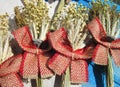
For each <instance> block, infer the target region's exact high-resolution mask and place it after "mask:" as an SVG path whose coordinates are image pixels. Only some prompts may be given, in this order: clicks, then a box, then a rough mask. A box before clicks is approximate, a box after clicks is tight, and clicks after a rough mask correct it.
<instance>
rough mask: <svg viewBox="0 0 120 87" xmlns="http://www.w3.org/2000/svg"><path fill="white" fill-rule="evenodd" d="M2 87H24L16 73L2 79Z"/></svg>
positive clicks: (0, 85)
mask: <svg viewBox="0 0 120 87" xmlns="http://www.w3.org/2000/svg"><path fill="white" fill-rule="evenodd" d="M0 87H23V84H22V81H21V80H20V78H19V76H18V75H17V74H16V73H12V74H8V75H5V76H3V77H0Z"/></svg>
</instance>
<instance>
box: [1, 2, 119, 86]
mask: <svg viewBox="0 0 120 87" xmlns="http://www.w3.org/2000/svg"><path fill="white" fill-rule="evenodd" d="M91 5H92V8H90V9H88V8H86V7H84V6H82V5H80V6H78V5H77V4H76V3H73V2H69V1H68V0H61V1H60V2H59V4H58V6H57V8H56V11H55V14H54V16H53V17H52V18H50V17H49V16H48V11H49V9H48V7H47V5H46V3H45V1H43V0H24V7H22V8H20V7H16V8H15V22H16V24H17V27H18V29H16V30H14V31H13V32H12V34H13V36H14V39H15V40H16V41H17V43H18V44H19V46H20V47H21V49H22V50H23V53H20V54H18V55H13V56H12V57H10V58H9V59H7V60H6V57H8V56H7V55H8V53H9V48H10V46H9V41H10V38H9V33H8V31H9V30H8V29H9V22H8V16H7V15H3V16H0V29H1V30H0V40H1V42H0V52H1V53H0V63H1V62H3V61H4V62H3V63H2V64H0V86H1V87H13V86H17V87H23V84H22V80H21V77H22V78H24V79H36V84H37V87H43V85H42V80H43V79H45V78H50V77H51V76H53V75H56V74H57V75H60V76H62V82H61V87H70V85H71V84H82V83H85V82H87V81H88V72H89V71H88V69H87V67H88V64H87V60H88V59H91V61H93V62H94V63H95V64H98V65H102V66H107V87H114V83H113V69H112V57H113V60H114V61H115V63H116V65H120V60H119V56H118V53H120V52H119V49H120V44H119V43H120V39H117V38H118V35H119V34H120V30H119V28H120V13H119V12H116V11H115V9H116V6H115V5H113V6H110V5H109V4H108V3H107V1H105V2H102V1H101V0H98V1H95V2H94V1H93V2H92V3H91ZM101 9H102V10H101ZM88 22H89V23H88ZM51 30H52V31H53V32H51ZM5 38H7V39H6V40H5ZM91 39H92V41H90V40H91ZM88 42H89V44H88ZM111 55H112V57H111ZM9 56H10V55H9ZM11 78H12V79H11ZM6 80H7V81H8V82H7V83H6Z"/></svg>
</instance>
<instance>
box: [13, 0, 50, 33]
mask: <svg viewBox="0 0 120 87" xmlns="http://www.w3.org/2000/svg"><path fill="white" fill-rule="evenodd" d="M24 4H25V6H24V7H23V8H22V9H19V7H16V8H15V14H16V22H17V25H18V27H22V26H24V25H30V24H34V26H35V29H36V30H37V33H39V32H40V31H41V30H40V28H41V27H42V23H43V21H45V23H48V22H49V21H50V19H49V17H48V8H47V5H46V4H45V2H44V1H43V0H24Z"/></svg>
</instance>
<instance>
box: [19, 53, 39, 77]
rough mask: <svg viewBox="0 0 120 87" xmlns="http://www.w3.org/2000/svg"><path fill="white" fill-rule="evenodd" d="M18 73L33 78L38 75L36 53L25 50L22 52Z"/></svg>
mask: <svg viewBox="0 0 120 87" xmlns="http://www.w3.org/2000/svg"><path fill="white" fill-rule="evenodd" d="M20 74H21V75H22V76H23V78H31V79H35V78H37V77H38V59H37V55H35V54H32V53H27V52H25V53H24V59H23V61H22V64H21V69H20Z"/></svg>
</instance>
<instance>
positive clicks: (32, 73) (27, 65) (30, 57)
mask: <svg viewBox="0 0 120 87" xmlns="http://www.w3.org/2000/svg"><path fill="white" fill-rule="evenodd" d="M13 35H14V37H15V39H16V40H17V42H18V44H19V46H20V47H21V48H22V49H23V50H24V51H25V52H24V54H23V61H22V64H21V67H20V73H21V75H22V76H23V78H32V79H34V78H37V77H38V73H40V76H41V77H42V78H46V77H50V76H52V75H53V73H52V72H51V70H50V69H48V68H47V66H46V63H47V60H48V58H49V57H50V56H51V54H49V53H45V51H43V50H41V49H39V48H38V47H36V45H34V43H33V41H32V37H31V34H30V32H29V28H28V27H27V26H25V27H23V28H20V29H17V30H16V31H14V32H13Z"/></svg>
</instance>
